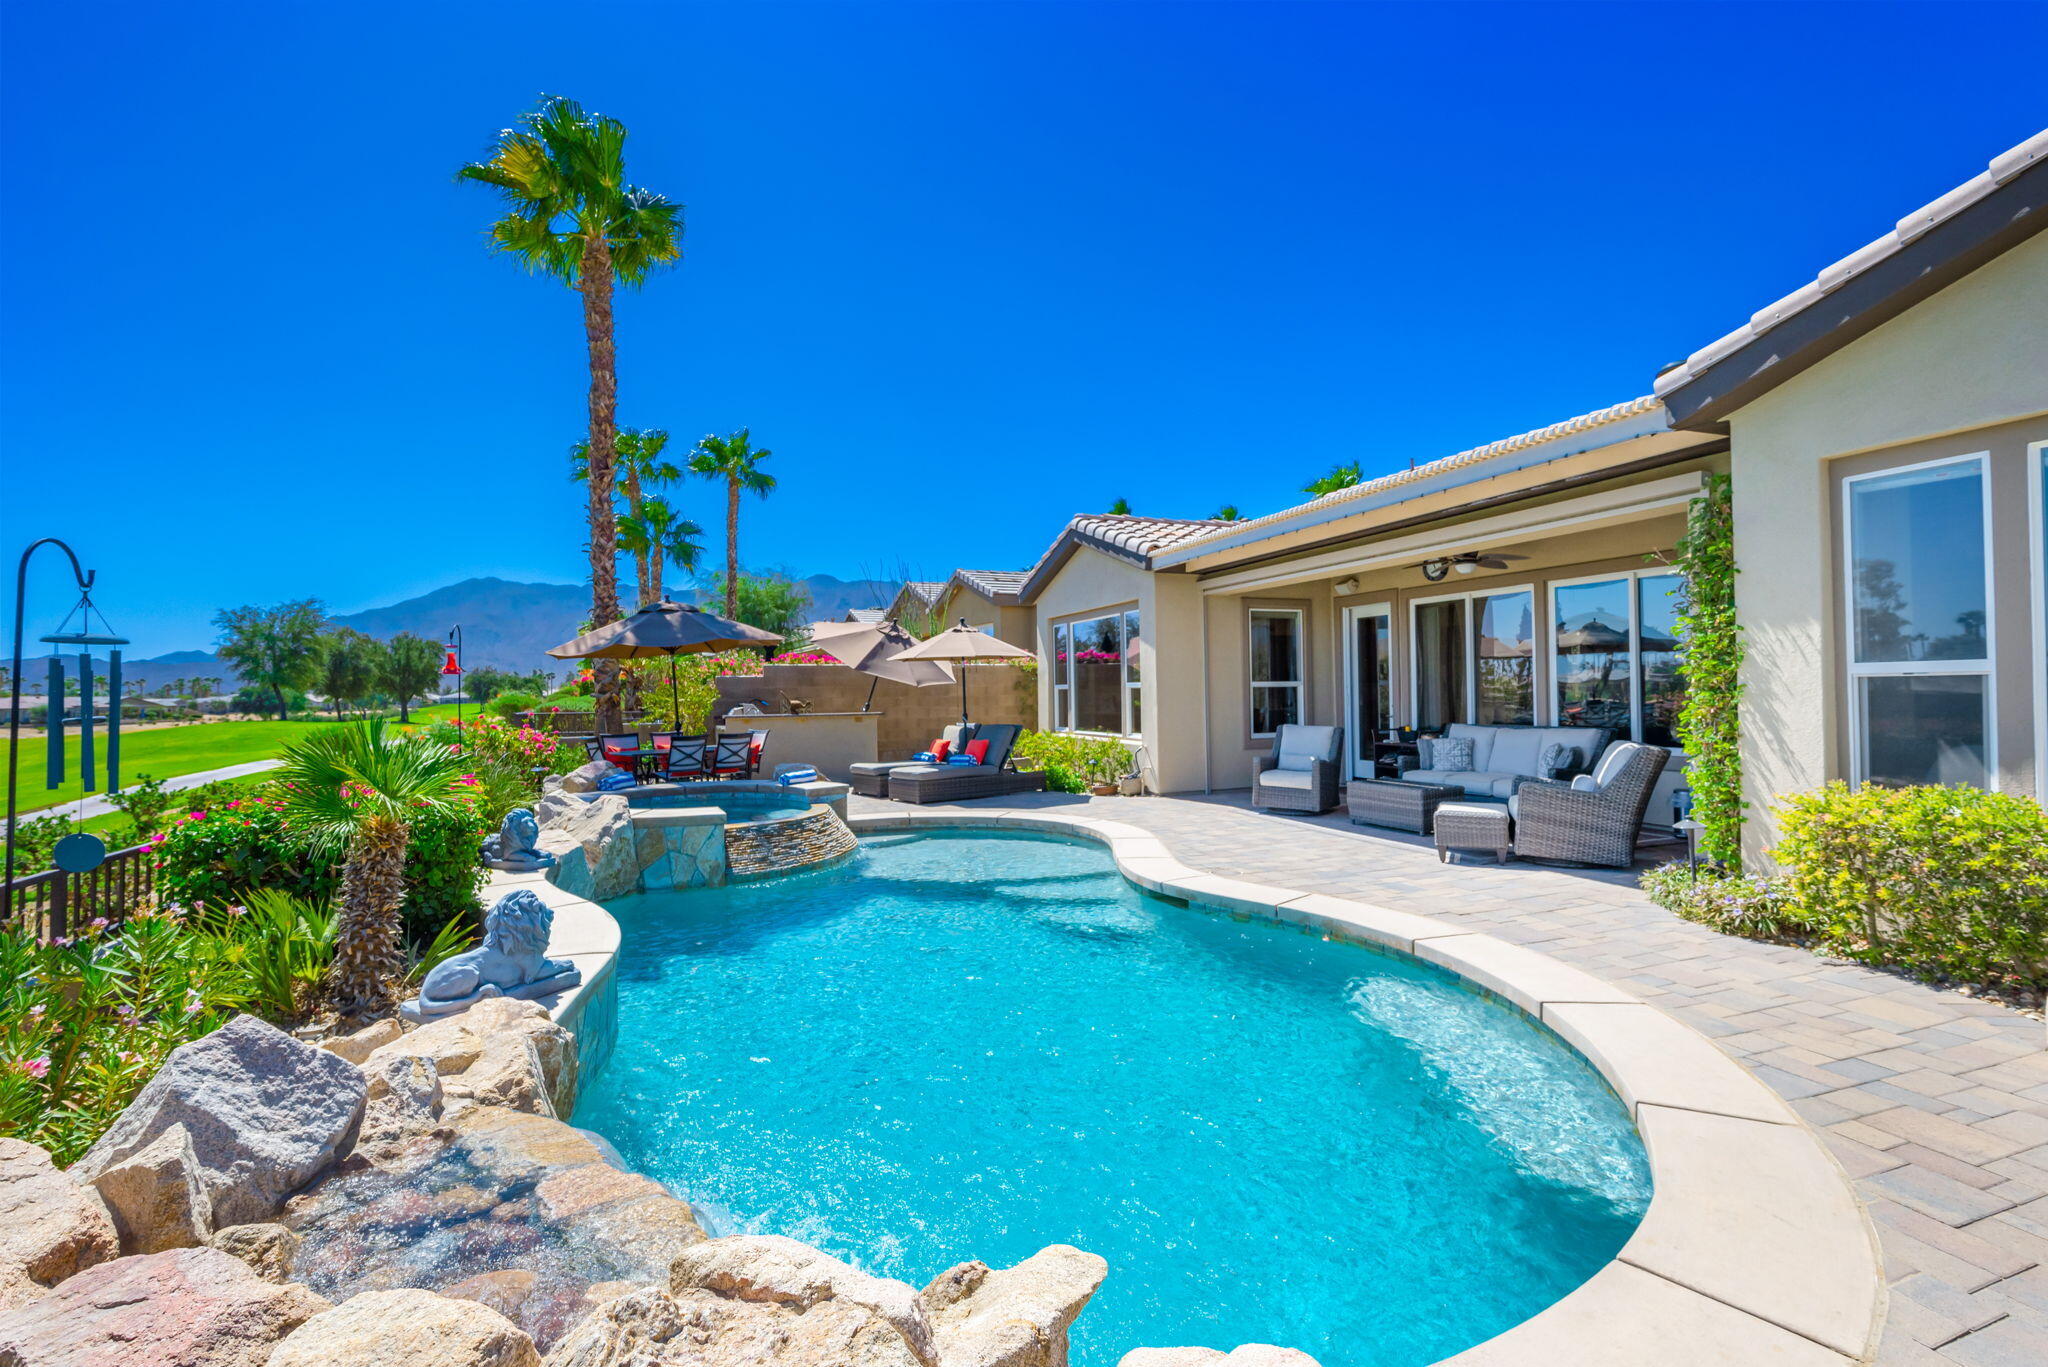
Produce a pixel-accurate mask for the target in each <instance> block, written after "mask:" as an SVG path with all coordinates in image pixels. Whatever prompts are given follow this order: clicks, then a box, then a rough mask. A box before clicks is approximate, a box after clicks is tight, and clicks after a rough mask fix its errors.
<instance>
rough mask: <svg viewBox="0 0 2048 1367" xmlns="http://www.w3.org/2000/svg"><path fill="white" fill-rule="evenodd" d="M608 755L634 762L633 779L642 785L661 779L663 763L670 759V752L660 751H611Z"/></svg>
mask: <svg viewBox="0 0 2048 1367" xmlns="http://www.w3.org/2000/svg"><path fill="white" fill-rule="evenodd" d="M606 754H607V755H608V756H609V757H611V758H614V759H629V760H632V761H633V777H634V778H636V779H638V780H639V781H640V782H642V783H645V782H647V781H648V780H649V779H653V778H660V777H661V765H662V761H664V760H666V759H667V758H668V751H666V750H659V749H647V750H609V751H607V752H606Z"/></svg>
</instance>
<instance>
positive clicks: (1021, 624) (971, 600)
mask: <svg viewBox="0 0 2048 1367" xmlns="http://www.w3.org/2000/svg"><path fill="white" fill-rule="evenodd" d="M1029 573H1030V571H1029V570H954V571H953V577H952V578H950V579H948V580H947V581H946V583H945V587H944V589H943V590H942V591H941V592H940V594H939V598H938V602H937V604H936V610H935V612H934V614H933V615H934V616H935V617H936V619H937V621H938V624H939V625H941V626H952V625H954V624H955V623H958V622H965V623H966V624H967V625H968V626H970V627H974V628H975V629H977V630H979V631H984V632H987V633H988V634H989V635H991V636H993V637H995V638H997V639H998V640H1001V641H1007V642H1008V643H1009V644H1011V645H1013V646H1018V647H1021V648H1022V649H1025V650H1029V649H1031V648H1032V647H1033V646H1034V645H1035V644H1036V638H1035V636H1034V634H1033V622H1032V616H1031V610H1030V609H1029V608H1027V607H1025V606H1023V605H1022V603H1021V602H1020V601H1019V599H1018V591H1019V590H1020V589H1022V588H1023V587H1024V580H1025V577H1026V576H1027V575H1028V574H1029Z"/></svg>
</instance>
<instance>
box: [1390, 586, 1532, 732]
mask: <svg viewBox="0 0 2048 1367" xmlns="http://www.w3.org/2000/svg"><path fill="white" fill-rule="evenodd" d="M1535 720H1536V595H1535V593H1534V592H1533V591H1532V590H1530V589H1526V588H1517V589H1504V590H1500V591H1497V592H1493V593H1466V594H1460V595H1458V596H1457V597H1456V598H1439V599H1435V600H1433V601H1430V602H1424V603H1417V604H1416V605H1415V724H1416V725H1417V726H1418V727H1420V728H1421V729H1423V730H1425V731H1437V730H1441V729H1442V728H1443V727H1445V726H1448V725H1449V724H1450V723H1452V722H1462V721H1473V722H1477V723H1479V724H1480V725H1482V726H1528V725H1530V724H1531V723H1533V722H1534V721H1535Z"/></svg>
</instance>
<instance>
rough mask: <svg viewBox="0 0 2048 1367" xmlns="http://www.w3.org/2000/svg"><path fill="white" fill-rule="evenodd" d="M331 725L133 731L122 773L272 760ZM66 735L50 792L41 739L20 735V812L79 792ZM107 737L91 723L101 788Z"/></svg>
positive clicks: (244, 724)
mask: <svg viewBox="0 0 2048 1367" xmlns="http://www.w3.org/2000/svg"><path fill="white" fill-rule="evenodd" d="M333 724H334V723H333V722H331V721H284V722H280V721H223V722H205V723H201V724H198V725H194V726H171V727H164V728H162V729H160V730H154V731H137V732H133V733H130V734H125V735H123V736H122V737H121V776H122V778H123V779H125V780H126V781H128V782H130V783H132V782H134V781H135V779H136V778H137V776H139V775H142V774H148V775H149V776H150V777H151V778H176V777H178V775H180V774H196V773H198V772H200V771H201V770H204V769H220V768H224V767H226V766H227V765H230V764H246V763H248V762H249V761H250V760H256V759H275V758H276V757H277V756H278V755H280V754H282V753H283V751H284V747H285V746H286V745H287V744H289V743H290V742H292V741H295V740H298V739H300V738H302V737H304V736H308V735H311V734H312V733H313V732H315V731H318V730H320V729H321V728H323V727H327V726H332V725H333ZM65 740H66V744H65V747H64V750H65V754H64V760H65V763H64V768H65V775H64V783H63V786H61V787H59V788H57V789H56V790H55V791H52V790H50V789H48V788H45V787H44V786H43V755H44V746H45V740H44V738H43V737H41V736H32V737H30V736H25V737H23V738H22V742H21V780H20V782H21V810H22V811H24V812H33V811H37V810H40V809H41V808H44V807H54V806H57V805H59V804H61V803H65V802H73V801H76V800H77V799H78V798H80V797H82V796H84V792H83V790H82V789H81V788H80V786H79V780H78V735H77V732H76V730H73V731H72V732H71V733H70V734H69V735H67V736H66V738H65ZM106 741H107V737H106V733H105V732H104V731H103V730H100V729H99V728H95V729H94V731H93V751H94V755H95V758H96V759H97V760H98V766H97V767H98V770H99V773H98V778H99V781H100V791H101V792H102V793H104V792H105V791H106V777H107V775H106Z"/></svg>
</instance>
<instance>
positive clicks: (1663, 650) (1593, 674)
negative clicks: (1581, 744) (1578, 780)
mask: <svg viewBox="0 0 2048 1367" xmlns="http://www.w3.org/2000/svg"><path fill="white" fill-rule="evenodd" d="M1684 586H1685V580H1684V577H1683V576H1681V575H1676V574H1670V573H1635V572H1631V573H1628V574H1621V575H1615V576H1613V577H1611V578H1605V579H1590V580H1582V581H1577V582H1572V583H1564V584H1555V585H1552V587H1551V617H1550V620H1551V671H1552V675H1553V677H1554V679H1555V682H1556V689H1557V724H1558V725H1559V726H1598V727H1604V728H1606V729H1607V730H1609V731H1612V732H1613V733H1614V735H1615V738H1616V739H1628V740H1639V741H1643V742H1645V743H1647V744H1650V745H1669V746H1675V745H1677V744H1678V735H1677V730H1676V727H1677V724H1678V710H1679V708H1680V707H1682V706H1683V705H1684V703H1685V675H1684V673H1683V671H1682V670H1681V669H1680V667H1679V658H1678V595H1679V593H1680V592H1681V590H1682V589H1683V588H1684Z"/></svg>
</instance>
